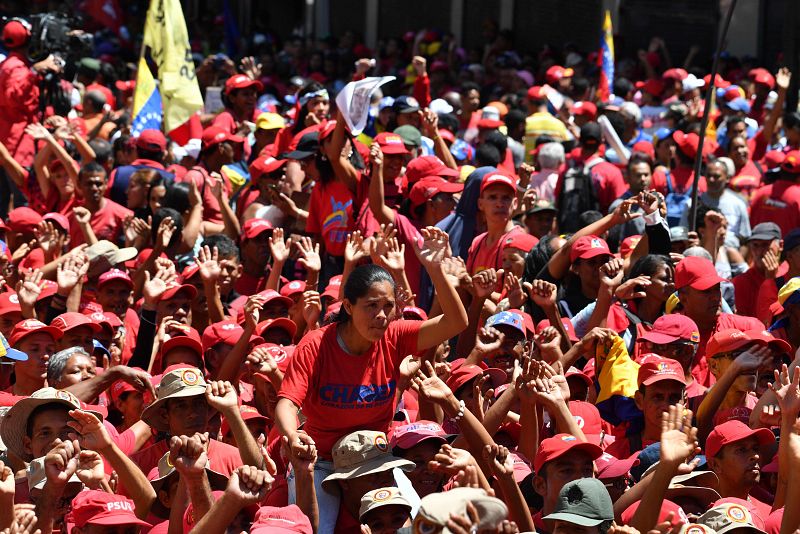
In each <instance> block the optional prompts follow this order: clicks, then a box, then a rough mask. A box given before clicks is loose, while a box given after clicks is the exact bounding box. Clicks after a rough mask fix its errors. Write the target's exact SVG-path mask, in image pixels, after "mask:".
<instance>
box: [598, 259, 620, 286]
mask: <svg viewBox="0 0 800 534" xmlns="http://www.w3.org/2000/svg"><path fill="white" fill-rule="evenodd" d="M624 274H625V273H624V272H623V270H622V260H620V259H617V258H614V259H612V260H609V261H608V262H606V263H604V264H603V265H602V266H601V267H600V283H601V284H602V285H603V286H605V287H607V288H610V289H612V290H613V289H616V288H617V286H619V284H620V283H621V282H622V277H623V276H624Z"/></svg>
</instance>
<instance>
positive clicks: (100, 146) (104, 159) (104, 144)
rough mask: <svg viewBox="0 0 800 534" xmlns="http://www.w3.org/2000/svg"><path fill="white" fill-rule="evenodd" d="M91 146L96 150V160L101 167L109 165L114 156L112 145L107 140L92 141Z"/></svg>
mask: <svg viewBox="0 0 800 534" xmlns="http://www.w3.org/2000/svg"><path fill="white" fill-rule="evenodd" d="M89 146H90V147H92V150H94V160H95V161H96V162H97V163H99V164H100V165H105V164H106V163H108V160H110V159H111V156H112V155H113V152H112V150H111V143H109V142H108V141H106V140H105V139H92V140H91V141H89Z"/></svg>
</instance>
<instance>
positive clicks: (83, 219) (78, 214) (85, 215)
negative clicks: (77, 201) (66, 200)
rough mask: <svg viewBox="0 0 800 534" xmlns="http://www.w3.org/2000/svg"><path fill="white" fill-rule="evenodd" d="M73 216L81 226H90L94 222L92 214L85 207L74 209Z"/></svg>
mask: <svg viewBox="0 0 800 534" xmlns="http://www.w3.org/2000/svg"><path fill="white" fill-rule="evenodd" d="M72 216H73V217H75V221H76V222H77V223H78V224H79V225H81V226H88V225H89V223H90V222H91V220H92V212H90V211H89V210H87V209H86V208H84V207H83V206H76V207H74V208H72Z"/></svg>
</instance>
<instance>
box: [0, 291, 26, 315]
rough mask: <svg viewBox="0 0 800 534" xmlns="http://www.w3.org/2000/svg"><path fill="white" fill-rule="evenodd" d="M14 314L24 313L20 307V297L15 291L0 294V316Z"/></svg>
mask: <svg viewBox="0 0 800 534" xmlns="http://www.w3.org/2000/svg"><path fill="white" fill-rule="evenodd" d="M14 312H20V313H21V312H22V308H20V305H19V296H18V295H17V294H16V293H14V292H13V291H6V292H5V293H0V315H5V314H7V313H14Z"/></svg>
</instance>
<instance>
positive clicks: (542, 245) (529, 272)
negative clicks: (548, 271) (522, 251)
mask: <svg viewBox="0 0 800 534" xmlns="http://www.w3.org/2000/svg"><path fill="white" fill-rule="evenodd" d="M556 237H558V236H554V235H550V234H548V235H546V236H543V237H542V238H541V239H540V240H539V242H538V243H536V246H534V247H533V248H532V249H531V250H530V252H528V255H527V256H525V272H524V273H523V275H522V280H523V282H533V281H534V280H535V279H536V276H537V275H538V274H539V273H540V272H541V270H542V269H544V267H545V266H546V265H547V263H548V262H549V261H550V258H552V257H553V254H555V252H556V251H555V250H553V247H552V246H551V244H550V243H551V241H553V239H555V238H556Z"/></svg>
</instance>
